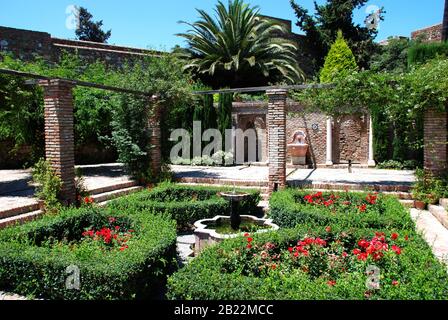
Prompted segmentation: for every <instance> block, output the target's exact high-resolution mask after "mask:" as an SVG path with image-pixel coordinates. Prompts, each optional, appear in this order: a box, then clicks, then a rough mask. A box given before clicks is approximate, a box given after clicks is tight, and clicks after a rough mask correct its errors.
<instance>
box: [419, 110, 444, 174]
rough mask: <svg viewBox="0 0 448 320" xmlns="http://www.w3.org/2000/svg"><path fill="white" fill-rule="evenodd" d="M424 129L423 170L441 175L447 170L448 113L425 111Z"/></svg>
mask: <svg viewBox="0 0 448 320" xmlns="http://www.w3.org/2000/svg"><path fill="white" fill-rule="evenodd" d="M424 128H425V129H424V144H425V148H424V166H425V169H427V170H429V171H432V172H433V173H434V174H436V175H438V174H443V173H444V172H445V171H446V170H447V169H448V165H447V161H448V144H447V143H448V112H446V111H445V112H441V111H439V110H435V109H428V110H426V111H425V115H424Z"/></svg>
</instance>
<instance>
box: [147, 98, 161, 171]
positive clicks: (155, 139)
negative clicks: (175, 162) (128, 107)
mask: <svg viewBox="0 0 448 320" xmlns="http://www.w3.org/2000/svg"><path fill="white" fill-rule="evenodd" d="M150 104H154V107H153V109H152V111H151V114H150V116H149V119H148V128H149V130H150V134H151V135H150V138H149V139H150V140H149V143H150V145H151V149H150V151H149V153H150V154H149V158H150V161H151V172H152V174H153V177H154V178H157V177H158V175H159V174H160V171H161V167H162V131H161V129H160V118H161V116H162V106H161V105H160V104H159V103H158V102H157V101H156V98H155V97H152V98H151V101H150Z"/></svg>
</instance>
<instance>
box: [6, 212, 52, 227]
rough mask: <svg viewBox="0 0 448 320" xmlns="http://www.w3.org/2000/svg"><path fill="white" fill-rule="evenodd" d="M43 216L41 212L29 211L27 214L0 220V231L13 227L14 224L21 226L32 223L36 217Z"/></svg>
mask: <svg viewBox="0 0 448 320" xmlns="http://www.w3.org/2000/svg"><path fill="white" fill-rule="evenodd" d="M42 214H43V212H42V211H41V210H36V211H31V212H27V213H22V214H19V215H15V216H12V217H8V218H4V219H0V229H3V228H6V227H9V226H12V225H15V224H22V223H25V222H27V221H32V220H34V219H36V218H38V217H40V216H41V215H42Z"/></svg>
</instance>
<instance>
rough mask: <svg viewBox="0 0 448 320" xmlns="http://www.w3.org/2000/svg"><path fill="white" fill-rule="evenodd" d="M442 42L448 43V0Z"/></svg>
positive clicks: (446, 1) (447, 1) (444, 15)
mask: <svg viewBox="0 0 448 320" xmlns="http://www.w3.org/2000/svg"><path fill="white" fill-rule="evenodd" d="M442 41H448V0H445V11H444V14H443V24H442Z"/></svg>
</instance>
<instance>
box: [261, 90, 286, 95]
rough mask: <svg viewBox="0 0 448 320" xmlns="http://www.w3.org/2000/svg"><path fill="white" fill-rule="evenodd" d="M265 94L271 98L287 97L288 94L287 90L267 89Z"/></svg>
mask: <svg viewBox="0 0 448 320" xmlns="http://www.w3.org/2000/svg"><path fill="white" fill-rule="evenodd" d="M266 94H267V95H268V96H273V95H285V96H286V95H287V94H288V90H286V89H269V90H266Z"/></svg>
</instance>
